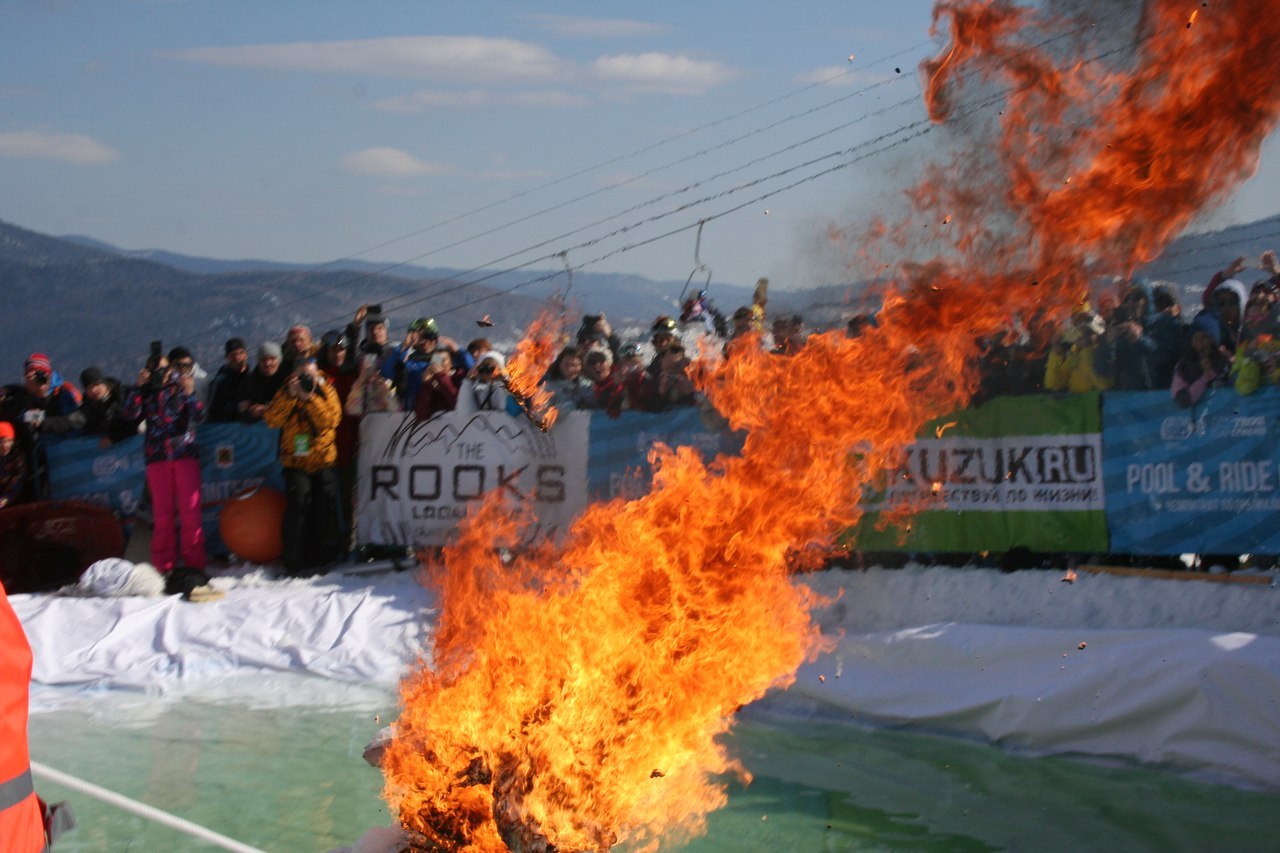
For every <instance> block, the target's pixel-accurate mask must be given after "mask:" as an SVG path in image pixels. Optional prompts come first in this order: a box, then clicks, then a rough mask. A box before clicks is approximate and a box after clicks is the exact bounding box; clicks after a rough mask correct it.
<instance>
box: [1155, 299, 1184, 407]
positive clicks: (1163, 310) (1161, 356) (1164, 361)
mask: <svg viewBox="0 0 1280 853" xmlns="http://www.w3.org/2000/svg"><path fill="white" fill-rule="evenodd" d="M1146 333H1147V336H1148V337H1150V338H1151V339H1152V340H1153V341H1155V343H1156V359H1155V361H1154V362H1153V365H1152V371H1153V375H1154V381H1155V387H1157V388H1164V387H1165V386H1167V385H1168V384H1169V383H1171V382H1172V381H1173V368H1174V366H1175V365H1176V364H1177V363H1178V359H1180V358H1181V357H1182V353H1183V352H1184V351H1185V350H1186V348H1187V341H1188V339H1189V338H1190V332H1189V330H1188V329H1187V322H1186V320H1184V319H1183V318H1182V303H1181V301H1180V300H1179V299H1178V294H1177V292H1175V291H1174V289H1173V288H1172V287H1171V286H1170V285H1167V284H1157V285H1155V286H1153V287H1152V288H1151V314H1149V315H1148V317H1147V321H1146Z"/></svg>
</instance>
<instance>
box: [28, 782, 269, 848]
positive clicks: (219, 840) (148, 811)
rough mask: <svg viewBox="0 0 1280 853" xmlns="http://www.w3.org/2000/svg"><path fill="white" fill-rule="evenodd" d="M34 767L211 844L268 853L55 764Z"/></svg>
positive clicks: (134, 812) (76, 789)
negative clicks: (95, 782)
mask: <svg viewBox="0 0 1280 853" xmlns="http://www.w3.org/2000/svg"><path fill="white" fill-rule="evenodd" d="M31 770H32V772H33V773H35V774H36V775H37V776H40V777H42V778H45V779H48V780H49V781H50V782H55V783H57V784H59V785H62V786H64V787H67V788H70V789H72V790H73V791H79V792H80V793H82V794H88V795H89V796H91V797H93V798H95V799H98V800H102V801H103V802H104V803H109V804H110V805H113V806H116V807H117V808H120V809H123V810H125V811H127V812H132V813H133V814H136V815H138V816H139V817H143V818H146V819H147V820H149V821H152V822H153V823H159V824H163V825H164V826H167V827H169V828H171V829H176V830H178V831H179V832H184V833H186V834H187V835H190V836H191V837H193V838H199V839H200V840H201V841H207V842H209V843H210V844H213V845H215V846H217V847H221V848H222V849H223V850H232V851H235V853H264V851H263V850H262V849H261V848H259V847H250V846H249V845H248V844H241V843H240V842H239V841H236V840H235V839H234V838H228V837H227V836H225V835H222V834H221V833H218V832H214V831H213V830H212V829H206V828H205V827H203V826H200V825H199V824H195V823H192V822H191V821H189V820H183V819H182V818H180V817H175V816H174V815H171V814H169V813H168V812H165V811H161V810H160V809H157V808H155V807H154V806H149V805H147V804H146V803H140V802H138V801H137V800H132V799H129V798H128V797H126V796H124V795H123V794H117V793H116V792H114V791H108V790H107V789H106V788H100V787H98V786H97V785H95V784H93V783H92V782H86V781H84V780H83V779H77V778H76V777H75V776H71V775H69V774H67V773H63V772H62V771H60V770H54V769H53V768H52V767H47V766H45V765H43V764H40V763H39V762H36V761H33V762H31Z"/></svg>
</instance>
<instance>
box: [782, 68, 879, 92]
mask: <svg viewBox="0 0 1280 853" xmlns="http://www.w3.org/2000/svg"><path fill="white" fill-rule="evenodd" d="M893 76H894V75H892V74H882V73H879V72H872V71H854V70H853V69H851V68H850V67H849V66H847V65H824V66H823V67H821V68H815V69H813V70H812V71H809V72H808V73H805V74H800V75H797V76H796V78H795V82H796V83H799V84H801V85H808V84H810V83H821V84H823V85H826V86H839V87H843V88H853V87H855V86H870V85H872V84H874V83H882V82H884V81H885V80H891V79H893Z"/></svg>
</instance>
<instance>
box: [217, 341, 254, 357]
mask: <svg viewBox="0 0 1280 853" xmlns="http://www.w3.org/2000/svg"><path fill="white" fill-rule="evenodd" d="M238 349H248V347H247V346H245V345H244V338H231V339H229V340H228V341H227V345H226V347H225V348H224V350H223V351H224V352H225V353H226V354H227V355H231V353H233V352H235V351H236V350H238Z"/></svg>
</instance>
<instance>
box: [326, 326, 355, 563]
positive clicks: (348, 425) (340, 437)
mask: <svg viewBox="0 0 1280 853" xmlns="http://www.w3.org/2000/svg"><path fill="white" fill-rule="evenodd" d="M348 349H349V346H348V341H347V336H346V335H344V334H343V333H342V332H341V330H339V329H332V330H330V331H328V332H325V333H324V334H323V335H322V336H321V337H320V349H319V353H320V355H319V358H318V360H317V364H318V366H319V368H320V372H321V373H323V374H324V378H325V381H327V382H328V383H329V385H330V386H331V387H332V388H333V390H334V391H335V392H337V394H338V404H339V405H340V406H341V407H342V419H341V420H340V421H339V422H338V434H337V437H336V439H335V442H334V445H335V448H336V449H337V461H336V463H335V465H336V467H337V471H338V503H339V506H340V507H341V508H342V518H341V523H342V524H343V525H344V529H345V530H347V531H348V533H349V532H350V531H351V530H353V529H354V527H355V522H354V519H355V496H356V449H357V447H358V446H359V443H360V418H359V417H358V416H356V415H352V414H351V413H350V412H348V411H347V402H348V401H349V400H350V399H351V390H352V389H353V388H354V387H355V384H356V379H357V378H358V368H356V366H355V363H354V362H352V361H350V360H349V359H348V358H347V350H348ZM342 541H343V549H344V550H348V549H349V548H350V547H351V544H352V543H351V539H350V535H348V536H347V537H345V538H344V539H343V540H342Z"/></svg>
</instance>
